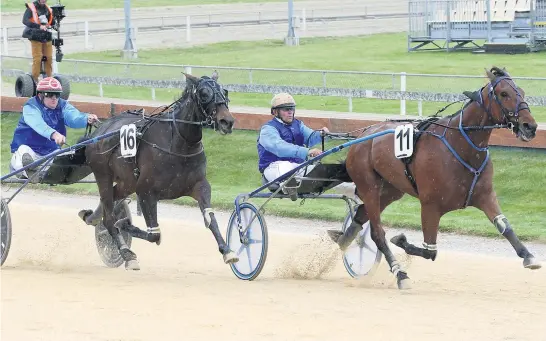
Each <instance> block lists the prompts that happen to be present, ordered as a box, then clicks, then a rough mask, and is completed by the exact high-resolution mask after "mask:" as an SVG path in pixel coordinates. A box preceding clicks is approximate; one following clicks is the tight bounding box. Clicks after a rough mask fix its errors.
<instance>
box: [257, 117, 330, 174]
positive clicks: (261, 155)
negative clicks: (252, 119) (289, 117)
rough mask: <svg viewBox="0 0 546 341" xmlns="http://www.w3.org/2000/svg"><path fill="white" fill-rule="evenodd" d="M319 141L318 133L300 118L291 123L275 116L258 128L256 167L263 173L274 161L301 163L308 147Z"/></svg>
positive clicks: (307, 151)
mask: <svg viewBox="0 0 546 341" xmlns="http://www.w3.org/2000/svg"><path fill="white" fill-rule="evenodd" d="M320 141H321V137H320V134H319V133H317V132H315V131H314V130H313V129H311V128H309V127H307V126H306V125H305V124H304V123H303V122H301V121H300V120H296V119H295V120H294V121H293V122H292V124H291V125H287V124H284V123H283V122H282V121H280V120H279V119H277V118H274V119H272V120H271V121H269V122H267V123H266V124H265V125H264V126H263V127H262V129H261V130H260V137H259V138H258V143H257V146H258V159H259V161H258V169H259V171H260V173H263V171H264V169H266V168H267V167H268V166H269V165H270V164H271V163H273V162H275V161H290V162H294V163H303V162H304V161H305V158H306V157H307V154H308V153H309V148H307V147H305V146H314V145H315V144H317V143H319V142H320Z"/></svg>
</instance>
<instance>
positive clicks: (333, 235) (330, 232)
mask: <svg viewBox="0 0 546 341" xmlns="http://www.w3.org/2000/svg"><path fill="white" fill-rule="evenodd" d="M326 233H328V237H330V239H331V240H332V241H333V242H334V243H337V241H338V240H339V238H340V237H341V236H342V235H343V231H338V230H327V231H326Z"/></svg>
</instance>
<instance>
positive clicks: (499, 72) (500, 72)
mask: <svg viewBox="0 0 546 341" xmlns="http://www.w3.org/2000/svg"><path fill="white" fill-rule="evenodd" d="M490 71H491V73H492V74H493V75H495V77H510V74H508V72H507V71H506V70H505V69H501V68H499V67H496V66H493V67H492V68H491V70H490ZM482 89H483V88H481V89H480V90H478V91H476V92H475V93H474V94H476V93H477V92H479V91H482ZM469 93H470V92H469ZM469 97H470V100H469V101H467V102H466V103H465V104H464V106H463V107H462V108H461V109H460V110H457V111H456V112H454V113H453V114H451V115H447V116H444V118H448V119H450V118H453V117H455V116H457V115H459V113H460V112H461V110H464V109H466V107H468V106H469V105H470V104H472V102H475V101H476V99H475V98H473V97H474V96H469Z"/></svg>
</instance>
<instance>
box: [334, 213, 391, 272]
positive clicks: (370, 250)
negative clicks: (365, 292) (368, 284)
mask: <svg viewBox="0 0 546 341" xmlns="http://www.w3.org/2000/svg"><path fill="white" fill-rule="evenodd" d="M352 220H353V217H352V216H351V212H349V213H347V216H346V217H345V221H344V222H343V227H342V230H343V232H345V230H346V229H347V228H348V227H349V225H351V222H352ZM370 231H371V228H370V222H367V223H366V224H364V226H362V231H360V232H359V233H358V235H357V236H356V238H355V240H353V242H352V243H351V245H349V247H348V248H347V250H346V251H345V254H343V265H345V269H346V270H347V272H348V273H349V275H351V277H353V278H360V277H363V276H372V275H373V274H374V272H375V270H376V269H377V267H378V266H379V263H380V262H381V251H379V250H378V249H377V246H376V245H375V243H374V241H373V240H372V237H371V235H370Z"/></svg>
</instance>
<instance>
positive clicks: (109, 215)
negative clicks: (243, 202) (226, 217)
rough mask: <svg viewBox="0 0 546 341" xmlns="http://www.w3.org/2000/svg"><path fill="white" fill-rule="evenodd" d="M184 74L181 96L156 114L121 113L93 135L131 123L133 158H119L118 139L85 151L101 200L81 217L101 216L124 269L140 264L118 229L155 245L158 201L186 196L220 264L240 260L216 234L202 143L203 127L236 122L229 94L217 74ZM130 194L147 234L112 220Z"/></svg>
mask: <svg viewBox="0 0 546 341" xmlns="http://www.w3.org/2000/svg"><path fill="white" fill-rule="evenodd" d="M185 76H186V88H185V90H184V93H183V94H182V96H181V98H179V99H178V100H177V101H176V102H174V103H173V104H171V105H170V106H169V107H167V108H166V109H165V110H164V111H163V112H162V113H160V114H159V115H155V116H145V115H144V114H143V113H140V114H138V113H137V114H135V113H131V112H128V113H127V112H126V113H122V114H120V115H117V116H115V117H113V118H111V119H109V120H107V121H105V122H103V123H102V124H101V125H100V127H98V128H97V129H96V130H95V131H94V132H93V135H92V136H98V135H102V134H105V133H108V132H112V131H115V130H119V129H120V128H121V127H122V126H124V125H128V124H135V125H136V127H137V133H136V143H137V147H136V149H137V153H136V156H134V157H128V158H123V157H121V148H120V141H121V139H120V137H119V135H114V136H116V137H114V138H110V139H105V140H101V141H99V142H98V143H95V144H92V145H89V146H88V147H87V148H86V151H85V156H86V159H87V163H88V164H89V166H90V168H91V169H92V171H93V173H94V175H95V178H96V181H97V185H98V187H99V192H100V200H101V201H100V204H99V207H98V208H97V209H96V210H95V211H91V210H83V211H81V212H80V213H79V215H80V217H81V218H82V219H83V220H84V221H85V222H86V223H87V224H90V225H91V224H92V225H95V224H96V223H97V222H98V221H100V220H99V219H100V218H101V217H102V219H103V223H104V226H105V227H106V229H107V230H108V232H109V233H110V235H111V236H112V239H113V240H114V241H115V242H116V245H117V246H118V248H119V250H120V254H121V256H122V257H123V259H124V260H125V267H126V268H127V269H133V270H138V269H139V264H138V261H137V259H136V258H137V257H136V255H135V253H133V252H132V251H131V250H130V249H129V247H128V246H127V243H126V241H125V240H124V238H123V236H122V234H121V233H120V231H119V228H124V229H126V230H128V231H129V232H130V233H131V235H132V236H134V237H137V238H142V239H145V240H147V241H149V242H155V243H157V244H158V245H159V243H160V241H161V232H160V230H159V227H158V226H159V225H158V223H157V202H158V201H159V200H162V199H175V198H179V197H182V196H190V197H192V198H194V199H195V200H197V202H198V203H199V208H200V209H201V212H202V214H203V217H204V220H205V225H206V227H207V228H210V230H211V231H212V234H213V235H214V237H215V238H216V242H217V243H218V247H219V250H220V253H221V254H222V255H223V258H224V262H225V263H233V262H237V261H238V258H237V257H236V256H235V254H234V252H232V251H231V250H229V248H228V246H227V245H226V242H225V241H224V239H223V237H222V235H221V233H220V231H219V230H218V223H217V221H216V218H215V217H214V213H213V212H212V209H211V207H210V198H211V187H210V184H209V182H208V181H207V179H206V157H205V152H204V149H203V144H202V142H201V139H202V136H203V135H202V129H203V126H207V125H213V126H214V128H215V130H218V131H219V132H220V133H222V134H228V133H231V130H232V126H233V123H234V118H233V116H232V115H231V113H230V111H229V109H228V102H229V99H228V94H227V90H224V89H222V87H221V86H220V85H219V84H218V83H217V79H218V75H217V73H215V74H213V76H212V78H209V77H201V78H196V77H193V76H191V75H185ZM128 142H129V141H128ZM114 183H115V185H114ZM132 193H136V194H137V196H138V202H139V204H140V206H141V209H142V213H143V215H144V219H145V221H146V225H147V227H148V229H147V231H146V232H145V231H142V230H140V229H139V228H138V227H136V226H133V225H131V223H130V222H129V221H128V219H126V220H124V221H122V220H120V221H118V222H116V221H115V218H114V214H113V212H114V204H115V203H116V202H119V201H120V200H122V199H124V198H126V197H127V196H128V195H130V194H132Z"/></svg>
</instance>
